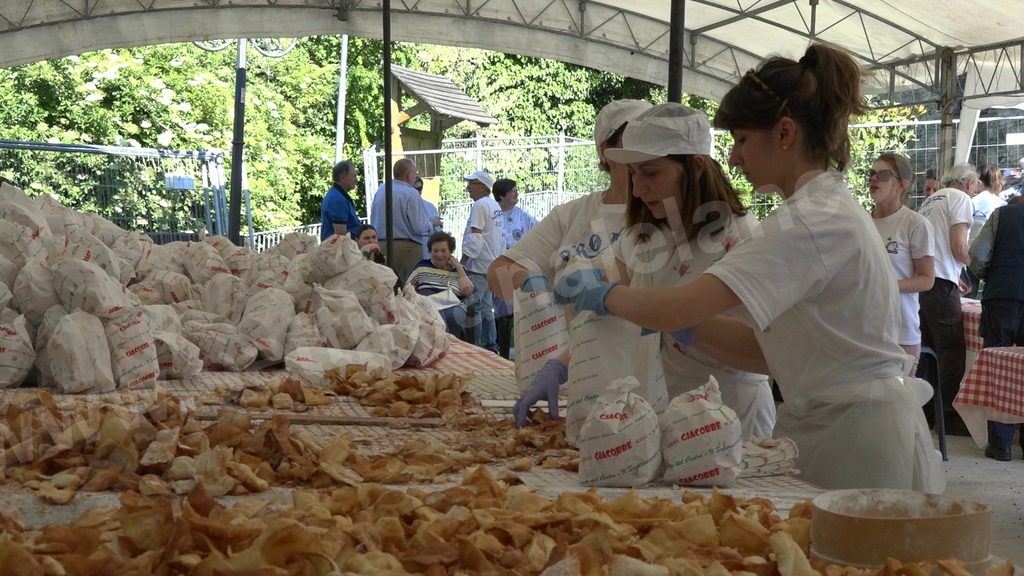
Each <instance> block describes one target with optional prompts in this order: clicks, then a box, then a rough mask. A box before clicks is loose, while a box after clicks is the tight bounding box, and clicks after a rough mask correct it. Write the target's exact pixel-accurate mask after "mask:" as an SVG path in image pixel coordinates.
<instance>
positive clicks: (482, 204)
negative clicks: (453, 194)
mask: <svg viewBox="0 0 1024 576" xmlns="http://www.w3.org/2000/svg"><path fill="white" fill-rule="evenodd" d="M502 225H503V222H502V218H501V206H499V205H498V203H497V202H495V200H494V198H492V197H490V196H484V197H483V198H480V199H479V200H477V201H476V202H473V206H472V207H471V208H470V209H469V221H468V222H467V223H466V233H465V235H464V236H463V239H462V254H463V255H464V256H466V257H467V258H468V259H467V260H466V262H465V264H464V267H465V269H466V272H475V273H477V274H487V268H489V267H490V265H491V262H494V259H495V258H497V257H498V255H499V254H501V252H502V250H504V249H505V238H504V234H503V233H502ZM473 228H477V229H479V230H480V231H481V232H479V233H474V232H473Z"/></svg>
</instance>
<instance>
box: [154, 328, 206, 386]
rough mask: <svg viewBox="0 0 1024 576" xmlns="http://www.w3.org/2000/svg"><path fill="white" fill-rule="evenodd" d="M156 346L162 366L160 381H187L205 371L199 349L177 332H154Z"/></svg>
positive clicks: (158, 360)
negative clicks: (179, 379)
mask: <svg viewBox="0 0 1024 576" xmlns="http://www.w3.org/2000/svg"><path fill="white" fill-rule="evenodd" d="M153 343H154V344H156V356H157V362H158V363H159V365H160V379H161V380H172V379H178V378H181V379H187V378H191V377H193V376H195V375H196V374H198V373H199V372H201V371H202V369H203V359H202V358H201V357H200V353H199V347H198V346H196V345H195V344H193V343H191V342H189V341H188V339H186V338H185V337H184V336H182V335H181V334H178V333H177V332H167V331H156V332H153Z"/></svg>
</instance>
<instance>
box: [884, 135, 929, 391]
mask: <svg viewBox="0 0 1024 576" xmlns="http://www.w3.org/2000/svg"><path fill="white" fill-rule="evenodd" d="M868 184H869V190H870V191H871V199H872V200H874V201H875V209H874V210H872V211H871V219H872V221H873V222H874V223H875V228H877V229H878V233H879V234H880V235H881V236H882V245H883V246H885V252H886V254H888V255H889V264H890V265H891V266H892V270H893V272H894V273H895V274H896V283H897V286H899V290H900V312H901V314H900V318H901V322H900V334H899V344H900V348H903V351H904V352H906V353H907V354H908V355H909V356H911V357H913V358H914V365H913V367H912V368H911V370H910V373H911V374H914V373H915V371H916V369H917V359H918V357H919V356H920V355H921V316H920V306H919V304H918V300H917V295H918V294H919V293H920V292H924V291H926V290H931V287H932V285H933V284H934V283H935V247H934V246H933V244H932V225H931V224H930V223H929V222H928V219H927V218H925V217H924V216H921V215H920V214H918V213H917V212H914V211H913V210H911V209H910V208H907V207H906V206H905V205H904V204H903V196H904V195H905V194H906V192H907V191H909V190H912V189H913V186H914V172H913V170H912V169H911V168H910V161H909V160H907V158H906V157H905V156H900V155H898V154H892V153H889V152H886V153H885V154H882V155H880V156H879V157H878V159H876V160H875V163H874V164H873V165H872V166H871V171H870V172H869V173H868Z"/></svg>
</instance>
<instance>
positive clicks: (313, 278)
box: [308, 234, 365, 284]
mask: <svg viewBox="0 0 1024 576" xmlns="http://www.w3.org/2000/svg"><path fill="white" fill-rule="evenodd" d="M309 259H310V268H309V273H310V275H309V278H308V280H309V282H310V283H311V284H312V283H317V284H322V283H324V282H326V281H327V280H329V279H331V278H334V277H335V276H337V275H338V274H344V273H345V272H348V270H349V268H351V267H353V266H355V265H356V264H359V263H361V262H365V260H364V259H363V253H362V252H360V251H359V245H357V244H356V242H355V240H352V239H351V238H349V237H348V236H338V235H337V234H335V235H333V236H331V237H330V238H328V239H327V240H324V241H323V242H321V243H320V244H318V245H317V246H316V247H315V248H313V249H312V250H310V251H309Z"/></svg>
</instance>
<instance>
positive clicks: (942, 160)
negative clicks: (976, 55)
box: [936, 48, 959, 178]
mask: <svg viewBox="0 0 1024 576" xmlns="http://www.w3.org/2000/svg"><path fill="white" fill-rule="evenodd" d="M939 87H940V89H941V90H942V92H941V94H940V95H939V112H941V113H942V123H941V124H940V125H939V157H938V166H936V168H937V170H938V176H939V177H940V178H941V177H942V175H943V174H945V173H946V172H948V171H949V170H950V169H951V168H953V141H954V138H955V135H954V134H953V108H954V107H955V106H956V103H957V101H958V100H959V98H957V95H956V55H955V54H954V53H953V50H952V49H951V48H942V52H941V54H940V56H939Z"/></svg>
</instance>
